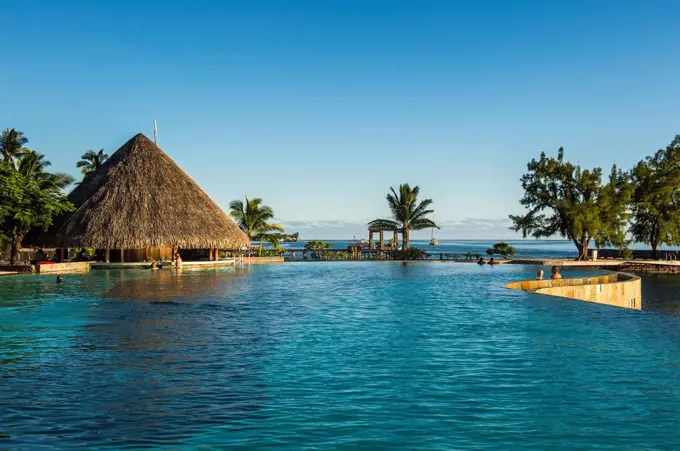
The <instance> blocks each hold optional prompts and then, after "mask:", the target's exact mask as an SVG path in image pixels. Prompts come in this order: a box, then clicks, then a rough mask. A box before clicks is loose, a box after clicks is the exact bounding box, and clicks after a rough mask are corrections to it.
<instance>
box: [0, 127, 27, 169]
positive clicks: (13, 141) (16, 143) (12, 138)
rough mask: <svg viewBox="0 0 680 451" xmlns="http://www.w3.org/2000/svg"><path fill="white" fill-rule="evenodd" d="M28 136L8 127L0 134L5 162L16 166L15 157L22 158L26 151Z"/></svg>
mask: <svg viewBox="0 0 680 451" xmlns="http://www.w3.org/2000/svg"><path fill="white" fill-rule="evenodd" d="M26 144H28V138H26V137H25V136H24V134H23V133H21V132H19V131H16V130H15V129H13V128H12V129H9V128H6V129H4V130H3V131H2V134H0V154H1V155H2V158H3V160H5V162H7V163H9V164H11V165H12V166H14V159H15V158H20V157H21V156H22V155H23V154H24V152H25V147H24V146H25V145H26Z"/></svg>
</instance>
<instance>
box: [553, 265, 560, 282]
mask: <svg viewBox="0 0 680 451" xmlns="http://www.w3.org/2000/svg"><path fill="white" fill-rule="evenodd" d="M550 278H551V279H553V280H555V279H561V278H562V274H560V268H558V267H557V266H553V267H552V275H551V276H550Z"/></svg>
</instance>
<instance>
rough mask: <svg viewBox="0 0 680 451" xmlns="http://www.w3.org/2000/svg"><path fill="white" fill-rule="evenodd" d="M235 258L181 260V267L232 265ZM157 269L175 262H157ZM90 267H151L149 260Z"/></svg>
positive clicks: (98, 264) (99, 264) (173, 265)
mask: <svg viewBox="0 0 680 451" xmlns="http://www.w3.org/2000/svg"><path fill="white" fill-rule="evenodd" d="M235 263H236V260H234V259H233V258H228V259H221V260H200V261H186V260H185V261H183V262H182V268H196V267H201V268H202V267H206V266H211V267H212V266H233V265H234V264H235ZM156 264H157V265H158V267H159V269H160V268H161V267H162V268H174V267H175V264H174V263H172V262H157V263H156ZM91 267H92V269H151V262H128V263H117V262H114V263H104V262H92V264H91Z"/></svg>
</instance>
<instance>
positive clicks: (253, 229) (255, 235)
mask: <svg viewBox="0 0 680 451" xmlns="http://www.w3.org/2000/svg"><path fill="white" fill-rule="evenodd" d="M229 209H230V210H231V211H230V213H229V214H230V215H231V217H232V218H234V220H235V221H236V223H237V224H238V225H239V227H241V230H243V232H244V233H245V234H246V235H248V238H249V239H250V240H251V241H253V240H254V241H259V242H260V253H262V243H263V242H264V241H268V242H271V243H272V244H273V245H274V247H278V245H279V241H278V235H276V234H275V233H274V232H284V229H283V226H281V225H280V224H273V223H271V222H270V221H272V220H273V219H274V210H272V208H271V207H269V206H267V205H262V199H260V198H255V199H248V198H247V197H246V201H245V203H244V202H242V201H240V200H235V201H232V202H231V204H230V205H229Z"/></svg>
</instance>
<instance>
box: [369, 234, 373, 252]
mask: <svg viewBox="0 0 680 451" xmlns="http://www.w3.org/2000/svg"><path fill="white" fill-rule="evenodd" d="M368 248H369V249H373V232H371V231H369V232H368Z"/></svg>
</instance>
